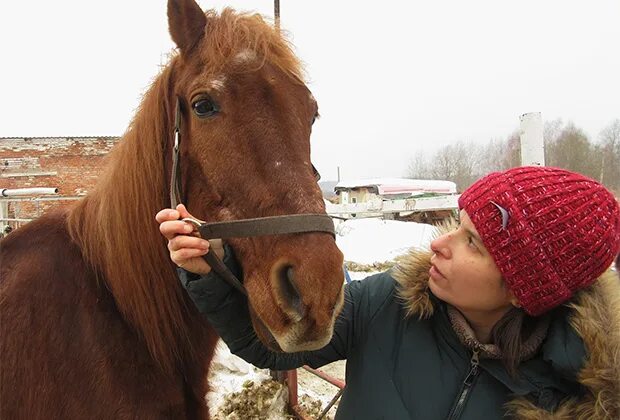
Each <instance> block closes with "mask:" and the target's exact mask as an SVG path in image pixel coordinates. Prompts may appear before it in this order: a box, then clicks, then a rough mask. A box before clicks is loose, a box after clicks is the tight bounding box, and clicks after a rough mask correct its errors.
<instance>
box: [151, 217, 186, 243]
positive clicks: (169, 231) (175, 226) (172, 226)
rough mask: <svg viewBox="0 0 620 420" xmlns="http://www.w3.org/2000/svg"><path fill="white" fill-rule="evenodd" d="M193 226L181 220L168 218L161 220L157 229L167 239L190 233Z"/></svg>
mask: <svg viewBox="0 0 620 420" xmlns="http://www.w3.org/2000/svg"><path fill="white" fill-rule="evenodd" d="M193 230H194V227H193V226H192V225H190V224H189V223H185V222H183V221H182V220H169V221H167V222H161V223H160V225H159V231H160V232H161V234H162V235H164V237H165V238H166V239H168V240H169V241H170V240H172V239H174V238H175V237H176V236H177V235H190V234H191V233H192V231H193Z"/></svg>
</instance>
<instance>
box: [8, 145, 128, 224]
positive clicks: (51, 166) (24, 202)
mask: <svg viewBox="0 0 620 420" xmlns="http://www.w3.org/2000/svg"><path fill="white" fill-rule="evenodd" d="M118 140H119V137H4V138H0V190H1V189H5V188H6V189H17V188H35V187H50V188H58V196H57V197H56V198H54V199H53V200H47V199H46V200H42V199H38V200H32V199H19V200H18V199H15V200H9V199H3V200H5V204H6V201H8V206H7V207H8V215H9V217H13V218H18V219H32V218H35V217H37V216H39V215H40V214H41V213H42V212H43V211H45V210H47V209H48V208H50V207H53V206H57V205H62V204H67V202H68V201H69V200H75V199H76V198H78V197H81V196H84V195H86V193H88V192H89V191H90V190H91V189H92V188H93V186H94V185H95V183H96V182H97V178H98V176H99V174H100V173H101V170H102V168H103V166H104V164H105V160H106V159H105V157H106V155H107V154H108V152H109V151H110V150H111V149H112V147H113V146H114V145H115V144H116V143H117V142H118ZM0 224H2V222H0Z"/></svg>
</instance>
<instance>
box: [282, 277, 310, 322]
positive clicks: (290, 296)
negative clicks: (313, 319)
mask: <svg viewBox="0 0 620 420" xmlns="http://www.w3.org/2000/svg"><path fill="white" fill-rule="evenodd" d="M278 283H279V285H280V287H279V289H280V294H281V297H282V300H283V306H284V308H283V309H284V311H285V312H286V313H287V315H289V316H290V317H291V319H292V320H293V322H299V321H301V320H302V319H303V318H304V317H305V316H306V313H307V312H308V308H307V307H306V305H304V303H303V301H302V300H301V296H300V295H299V290H297V287H296V286H295V271H294V270H293V267H292V266H290V265H287V266H284V267H282V269H281V270H280V272H279V275H278Z"/></svg>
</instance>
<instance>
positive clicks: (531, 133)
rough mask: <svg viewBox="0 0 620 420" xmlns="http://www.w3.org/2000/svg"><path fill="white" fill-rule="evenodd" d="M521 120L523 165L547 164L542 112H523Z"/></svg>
mask: <svg viewBox="0 0 620 420" xmlns="http://www.w3.org/2000/svg"><path fill="white" fill-rule="evenodd" d="M520 120H521V136H520V137H521V165H522V166H545V142H544V139H543V123H542V116H541V114H540V112H530V113H528V114H523V115H521V117H520Z"/></svg>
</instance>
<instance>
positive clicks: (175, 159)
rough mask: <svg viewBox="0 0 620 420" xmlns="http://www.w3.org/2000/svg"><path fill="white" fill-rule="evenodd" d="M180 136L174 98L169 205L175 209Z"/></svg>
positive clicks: (178, 193)
mask: <svg viewBox="0 0 620 420" xmlns="http://www.w3.org/2000/svg"><path fill="white" fill-rule="evenodd" d="M180 137H181V104H180V101H179V97H178V96H177V98H176V106H175V109H174V145H173V146H172V173H171V176H170V206H171V208H173V209H176V208H177V206H178V205H179V203H180V202H181V185H180V184H181V172H180V170H181V167H180V166H179V143H180V140H181V139H180Z"/></svg>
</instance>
